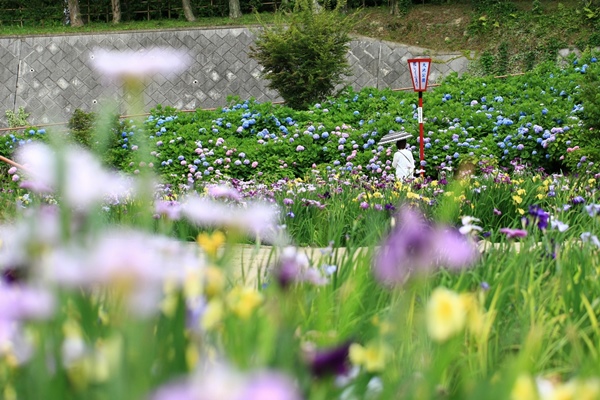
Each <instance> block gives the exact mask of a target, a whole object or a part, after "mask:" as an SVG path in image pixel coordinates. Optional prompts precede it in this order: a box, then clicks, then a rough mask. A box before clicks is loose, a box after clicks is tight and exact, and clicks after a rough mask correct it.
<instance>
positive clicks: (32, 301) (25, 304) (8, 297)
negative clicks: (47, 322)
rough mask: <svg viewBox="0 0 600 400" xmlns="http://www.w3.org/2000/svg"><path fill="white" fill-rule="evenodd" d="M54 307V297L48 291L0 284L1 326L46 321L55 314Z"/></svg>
mask: <svg viewBox="0 0 600 400" xmlns="http://www.w3.org/2000/svg"><path fill="white" fill-rule="evenodd" d="M54 306H55V301H54V297H53V296H52V294H51V293H50V292H49V291H47V290H46V289H38V288H33V287H29V286H23V285H20V284H19V285H17V284H14V285H7V284H4V283H2V282H0V324H2V323H7V321H20V320H27V319H46V318H49V317H50V316H52V314H53V313H54Z"/></svg>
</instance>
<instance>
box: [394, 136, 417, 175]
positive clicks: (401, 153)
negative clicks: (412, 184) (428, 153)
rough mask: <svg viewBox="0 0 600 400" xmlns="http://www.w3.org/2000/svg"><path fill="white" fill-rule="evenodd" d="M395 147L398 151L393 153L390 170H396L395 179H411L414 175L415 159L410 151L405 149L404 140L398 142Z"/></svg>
mask: <svg viewBox="0 0 600 400" xmlns="http://www.w3.org/2000/svg"><path fill="white" fill-rule="evenodd" d="M396 147H397V148H398V151H397V152H396V153H394V159H393V160H392V168H394V169H395V170H396V179H397V180H403V179H406V178H412V177H413V174H414V173H415V159H414V157H413V155H412V152H411V151H410V149H407V148H406V139H400V140H398V141H397V142H396Z"/></svg>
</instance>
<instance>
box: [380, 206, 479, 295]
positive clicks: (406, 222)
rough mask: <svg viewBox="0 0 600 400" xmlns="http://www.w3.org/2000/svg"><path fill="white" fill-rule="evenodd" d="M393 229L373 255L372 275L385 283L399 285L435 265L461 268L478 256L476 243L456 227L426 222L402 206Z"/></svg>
mask: <svg viewBox="0 0 600 400" xmlns="http://www.w3.org/2000/svg"><path fill="white" fill-rule="evenodd" d="M396 220H397V221H398V223H397V224H396V225H395V227H394V229H393V230H392V232H391V233H390V234H389V236H388V237H387V238H386V239H385V240H384V242H383V244H382V246H381V249H380V250H379V253H378V254H377V255H376V257H375V262H374V274H375V277H376V278H377V280H379V281H380V282H382V283H385V284H392V285H393V284H402V283H404V281H405V280H406V279H407V277H408V276H409V275H410V274H411V273H413V272H425V273H427V272H430V271H431V270H433V269H434V268H436V267H447V268H450V269H461V268H466V267H468V266H470V265H472V264H473V263H474V262H475V261H476V260H477V259H478V257H479V251H478V250H477V248H476V246H475V244H474V243H473V242H472V241H471V240H470V239H469V238H467V237H465V236H463V235H462V234H461V233H460V232H458V231H457V230H456V229H453V228H451V227H445V226H442V225H434V224H431V223H429V222H427V221H426V220H425V219H424V218H423V216H422V215H421V214H420V213H418V212H417V211H416V210H414V209H412V208H410V207H408V206H403V207H402V208H401V209H400V211H399V212H398V214H397V217H396Z"/></svg>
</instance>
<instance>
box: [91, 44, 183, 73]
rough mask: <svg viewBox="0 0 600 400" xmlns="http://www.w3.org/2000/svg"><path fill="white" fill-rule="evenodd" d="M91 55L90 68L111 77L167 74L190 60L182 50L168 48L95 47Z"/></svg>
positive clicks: (175, 71) (176, 70) (177, 69)
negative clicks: (107, 48) (137, 49)
mask: <svg viewBox="0 0 600 400" xmlns="http://www.w3.org/2000/svg"><path fill="white" fill-rule="evenodd" d="M92 57H93V58H92ZM92 57H90V58H91V64H92V68H93V69H95V70H96V71H98V72H99V73H101V74H102V75H104V76H106V77H108V78H112V79H128V78H146V77H150V76H153V75H157V74H161V75H164V76H169V75H173V74H177V73H179V72H181V71H183V70H184V69H185V68H186V67H187V66H188V64H189V63H190V61H191V60H190V57H189V56H188V55H187V54H186V53H185V52H184V51H181V50H175V49H169V48H154V49H149V50H145V49H144V50H139V51H133V50H122V51H119V50H105V49H96V50H94V51H93V52H92Z"/></svg>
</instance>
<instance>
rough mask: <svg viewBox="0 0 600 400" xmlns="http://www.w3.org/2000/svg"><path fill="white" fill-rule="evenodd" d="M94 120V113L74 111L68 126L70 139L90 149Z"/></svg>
mask: <svg viewBox="0 0 600 400" xmlns="http://www.w3.org/2000/svg"><path fill="white" fill-rule="evenodd" d="M95 120H96V115H95V114H94V113H92V112H85V111H83V110H81V109H79V108H77V109H75V111H73V115H71V118H70V119H69V124H68V127H69V131H70V135H71V138H72V139H73V140H74V141H75V142H77V143H79V144H81V145H82V146H84V147H87V148H91V146H92V137H93V129H94V122H95Z"/></svg>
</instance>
